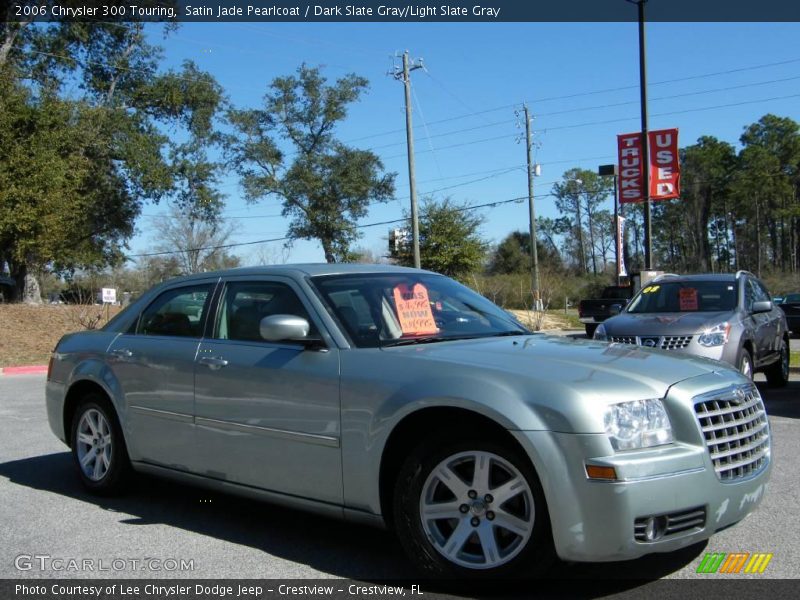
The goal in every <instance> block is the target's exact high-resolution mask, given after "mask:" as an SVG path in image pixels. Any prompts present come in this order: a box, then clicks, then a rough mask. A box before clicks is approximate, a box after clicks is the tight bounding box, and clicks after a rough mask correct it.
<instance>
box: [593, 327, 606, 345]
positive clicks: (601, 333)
mask: <svg viewBox="0 0 800 600" xmlns="http://www.w3.org/2000/svg"><path fill="white" fill-rule="evenodd" d="M593 338H594V339H596V340H602V341H604V342H605V341H606V340H607V339H608V336H607V335H606V328H605V326H604V325H603V324H602V323H600V325H598V326H597V329H595V330H594V336H593Z"/></svg>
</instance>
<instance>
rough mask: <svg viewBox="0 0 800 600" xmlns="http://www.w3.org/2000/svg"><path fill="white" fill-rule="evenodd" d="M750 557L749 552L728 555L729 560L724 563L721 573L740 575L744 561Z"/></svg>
mask: <svg viewBox="0 0 800 600" xmlns="http://www.w3.org/2000/svg"><path fill="white" fill-rule="evenodd" d="M748 556H750V553H749V552H734V553H733V554H728V558H727V559H726V560H725V562H724V563H722V567H721V568H720V570H719V572H720V573H738V572H739V571H740V570H741V569H742V567H743V566H744V561H746V560H747V557H748Z"/></svg>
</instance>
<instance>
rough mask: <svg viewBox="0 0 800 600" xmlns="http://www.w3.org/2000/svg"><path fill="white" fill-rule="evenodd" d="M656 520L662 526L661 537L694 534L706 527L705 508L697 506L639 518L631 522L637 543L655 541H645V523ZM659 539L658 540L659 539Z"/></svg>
mask: <svg viewBox="0 0 800 600" xmlns="http://www.w3.org/2000/svg"><path fill="white" fill-rule="evenodd" d="M649 519H657V520H658V521H659V522H660V523H661V524H662V525H660V527H662V528H663V530H662V531H663V533H662V536H661V537H667V536H671V535H677V534H679V533H694V532H696V531H700V530H701V529H702V528H703V527H705V526H706V508H705V507H704V506H697V507H695V508H688V509H686V510H682V511H680V512H674V513H669V514H665V515H654V516H652V517H639V518H638V519H636V520H635V521H634V522H633V537H634V538H635V539H636V541H637V542H650V541H657V540H648V539H647V534H646V530H647V521H648V520H649ZM659 539H660V538H659Z"/></svg>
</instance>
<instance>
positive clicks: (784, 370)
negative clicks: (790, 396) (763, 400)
mask: <svg viewBox="0 0 800 600" xmlns="http://www.w3.org/2000/svg"><path fill="white" fill-rule="evenodd" d="M764 374H765V375H766V376H767V385H769V387H772V388H781V387H785V386H786V384H787V383H789V347H788V345H787V344H786V340H781V349H780V358H779V359H778V360H777V361H775V362H774V363H772V364H771V365H770V366H769V367H767V368H766V370H765V371H764Z"/></svg>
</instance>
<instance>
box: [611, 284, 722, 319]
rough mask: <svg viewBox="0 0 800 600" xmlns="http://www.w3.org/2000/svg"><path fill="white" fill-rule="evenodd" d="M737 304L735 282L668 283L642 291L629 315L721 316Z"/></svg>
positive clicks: (635, 299) (633, 303) (650, 286)
mask: <svg viewBox="0 0 800 600" xmlns="http://www.w3.org/2000/svg"><path fill="white" fill-rule="evenodd" d="M736 304H737V286H736V282H735V281H669V282H668V281H664V282H658V283H652V284H650V285H648V286H646V287H644V288H642V291H641V292H639V294H638V295H637V296H636V298H634V299H633V301H632V302H631V303H630V304H629V305H628V308H627V309H626V312H629V313H664V312H673V313H674V312H720V311H728V310H733V309H734V308H736Z"/></svg>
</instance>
